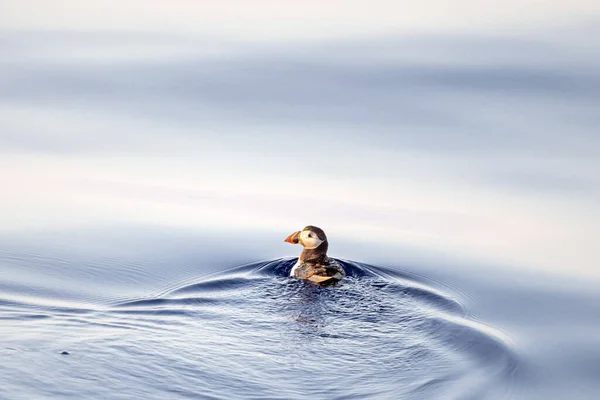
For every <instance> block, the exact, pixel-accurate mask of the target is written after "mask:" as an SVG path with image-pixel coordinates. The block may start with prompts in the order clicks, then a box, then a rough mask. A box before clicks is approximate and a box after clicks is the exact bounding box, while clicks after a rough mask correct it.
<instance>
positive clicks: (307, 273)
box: [284, 225, 346, 286]
mask: <svg viewBox="0 0 600 400" xmlns="http://www.w3.org/2000/svg"><path fill="white" fill-rule="evenodd" d="M284 241H285V242H287V243H291V244H301V245H302V247H304V249H303V250H302V253H300V257H298V261H297V262H296V264H295V265H294V266H293V267H292V270H291V271H290V276H292V277H295V278H298V279H304V280H307V281H310V282H313V283H316V284H318V285H321V286H327V285H331V284H334V283H336V282H339V281H340V280H341V279H342V278H343V277H344V276H346V273H345V272H344V268H342V266H341V265H340V264H339V263H338V262H337V261H335V260H334V259H332V258H329V257H327V248H328V247H329V243H328V242H327V236H326V235H325V232H323V229H321V228H318V227H316V226H313V225H308V226H306V227H305V228H304V229H302V230H301V231H298V232H294V233H292V234H291V235H289V236H288V237H287V238H285V240H284Z"/></svg>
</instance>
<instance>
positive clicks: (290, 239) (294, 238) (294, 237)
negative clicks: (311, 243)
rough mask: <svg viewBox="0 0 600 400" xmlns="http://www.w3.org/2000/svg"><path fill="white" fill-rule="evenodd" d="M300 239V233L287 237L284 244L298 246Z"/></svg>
mask: <svg viewBox="0 0 600 400" xmlns="http://www.w3.org/2000/svg"><path fill="white" fill-rule="evenodd" d="M299 238H300V231H298V232H294V233H292V234H291V235H290V236H288V237H286V238H285V240H284V242H287V243H291V244H298V241H299Z"/></svg>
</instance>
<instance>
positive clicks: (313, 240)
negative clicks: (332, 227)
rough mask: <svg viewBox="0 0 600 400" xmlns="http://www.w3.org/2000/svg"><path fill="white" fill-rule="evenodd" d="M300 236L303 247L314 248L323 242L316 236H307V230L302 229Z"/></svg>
mask: <svg viewBox="0 0 600 400" xmlns="http://www.w3.org/2000/svg"><path fill="white" fill-rule="evenodd" d="M300 238H301V239H302V244H303V245H304V248H305V249H309V250H310V249H316V248H317V247H319V246H320V245H321V243H323V241H322V240H321V239H319V238H318V237H308V232H307V231H303V232H302V233H301V234H300Z"/></svg>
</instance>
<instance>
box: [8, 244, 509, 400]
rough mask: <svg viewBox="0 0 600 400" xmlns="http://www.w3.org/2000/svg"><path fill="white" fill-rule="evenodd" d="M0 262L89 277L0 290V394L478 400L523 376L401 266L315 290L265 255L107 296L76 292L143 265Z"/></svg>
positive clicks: (372, 269)
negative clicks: (140, 290) (132, 292)
mask: <svg viewBox="0 0 600 400" xmlns="http://www.w3.org/2000/svg"><path fill="white" fill-rule="evenodd" d="M0 254H1V260H2V263H3V268H5V269H6V267H7V266H8V269H10V268H15V269H19V270H20V271H22V272H26V270H27V269H28V267H29V270H30V272H31V269H37V273H39V274H42V275H43V274H44V270H50V271H51V270H52V269H53V268H70V267H71V265H72V264H85V269H86V271H88V272H89V273H90V275H89V276H88V277H87V279H86V280H87V282H79V283H71V282H69V281H66V280H65V281H62V285H61V286H62V287H64V288H65V289H66V290H65V293H61V291H60V289H59V288H58V287H54V288H53V289H54V293H49V292H48V291H46V290H44V288H42V287H37V288H36V287H31V286H27V285H24V284H23V283H21V284H17V283H13V284H8V285H7V284H6V282H3V286H4V290H3V291H2V296H1V298H0V313H1V314H0V318H2V331H3V332H4V333H5V334H6V333H7V332H10V333H12V334H11V335H4V340H3V343H2V347H1V348H0V354H1V356H2V360H3V363H2V369H3V371H2V372H3V373H2V376H3V378H2V379H3V385H2V387H1V388H0V397H2V398H7V399H17V398H44V397H51V396H57V397H77V398H83V397H93V398H131V399H134V398H143V397H150V398H166V397H169V398H189V397H192V398H193V397H201V398H219V399H233V398H241V399H245V398H290V399H291V398H306V397H307V396H308V397H310V398H365V397H377V398H474V399H475V398H481V397H482V396H483V394H487V393H490V392H492V393H494V396H495V397H501V395H502V394H508V393H511V392H512V391H513V388H514V384H515V374H516V373H517V372H518V368H519V360H518V355H517V354H516V353H515V351H514V349H512V348H511V346H510V344H509V343H508V342H507V341H506V340H505V338H504V337H503V335H501V334H499V332H496V331H494V329H492V328H490V327H488V326H485V325H482V324H480V323H477V322H475V321H473V320H472V319H470V318H469V315H468V312H467V311H466V309H465V306H464V305H463V304H461V302H460V301H458V300H457V299H456V298H455V297H454V296H455V295H456V294H455V293H452V291H450V290H448V288H445V287H437V286H438V285H436V284H434V283H433V282H428V281H427V279H425V278H418V277H416V276H414V275H412V274H409V273H403V272H402V271H398V270H391V269H385V268H381V267H377V266H373V265H368V264H363V263H359V262H353V261H347V260H339V261H340V262H341V263H342V265H343V266H344V268H345V269H346V271H347V274H348V277H347V278H346V279H344V280H343V282H341V283H340V284H339V285H337V286H335V287H329V288H321V287H317V286H314V285H310V284H306V283H304V282H301V281H298V280H295V279H292V278H290V277H289V276H288V274H289V270H290V269H291V267H292V265H293V264H294V262H295V258H286V259H275V260H269V261H263V262H258V263H251V264H246V265H243V266H240V267H237V268H233V269H227V270H224V271H220V272H217V273H213V274H210V275H207V276H202V274H199V276H197V277H193V278H188V279H183V280H180V279H174V280H173V281H172V282H170V283H169V284H168V285H167V286H166V287H161V288H159V287H156V288H154V290H150V291H148V292H146V293H140V294H138V295H136V296H131V297H127V296H123V297H119V298H111V297H109V296H108V295H109V293H91V292H90V293H88V294H83V293H85V292H86V290H85V288H84V287H82V286H81V285H90V286H93V287H96V288H97V287H98V284H97V283H96V284H94V281H95V278H94V274H98V275H99V276H98V277H99V278H100V279H102V277H104V276H105V274H107V273H109V271H110V273H111V274H117V275H119V276H120V277H121V278H120V279H125V278H127V277H129V279H132V280H135V279H136V278H135V276H136V275H138V274H142V273H143V272H142V271H143V269H144V266H143V265H139V264H134V263H130V264H124V263H123V264H121V263H120V262H119V260H114V259H112V260H111V259H104V260H101V261H100V260H98V261H95V262H91V261H90V260H82V259H62V258H59V257H51V256H48V255H34V254H16V253H14V252H10V251H3V252H2V253H0ZM32 267H33V268H32ZM162 267H163V268H166V269H168V268H171V266H169V265H163V266H162ZM197 267H198V268H199V269H201V265H198V266H197ZM74 268H75V269H77V268H78V266H77V265H75V266H74ZM79 268H81V267H79ZM81 269H83V268H81ZM50 271H46V272H47V273H49V274H50V276H48V278H49V279H52V278H53V277H52V273H51V272H50ZM102 271H104V272H102ZM72 272H73V271H72ZM19 275H20V276H21V277H23V275H25V274H19ZM38 278H41V279H40V280H41V281H43V277H42V276H39V277H38ZM88 279H89V280H88ZM107 284H108V285H110V284H109V283H108V282H107ZM74 286H78V287H74ZM71 291H75V292H79V293H80V294H78V295H73V296H72V297H71V295H70V293H69V292H71ZM69 297H71V299H69ZM63 352H67V353H68V354H63Z"/></svg>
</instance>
